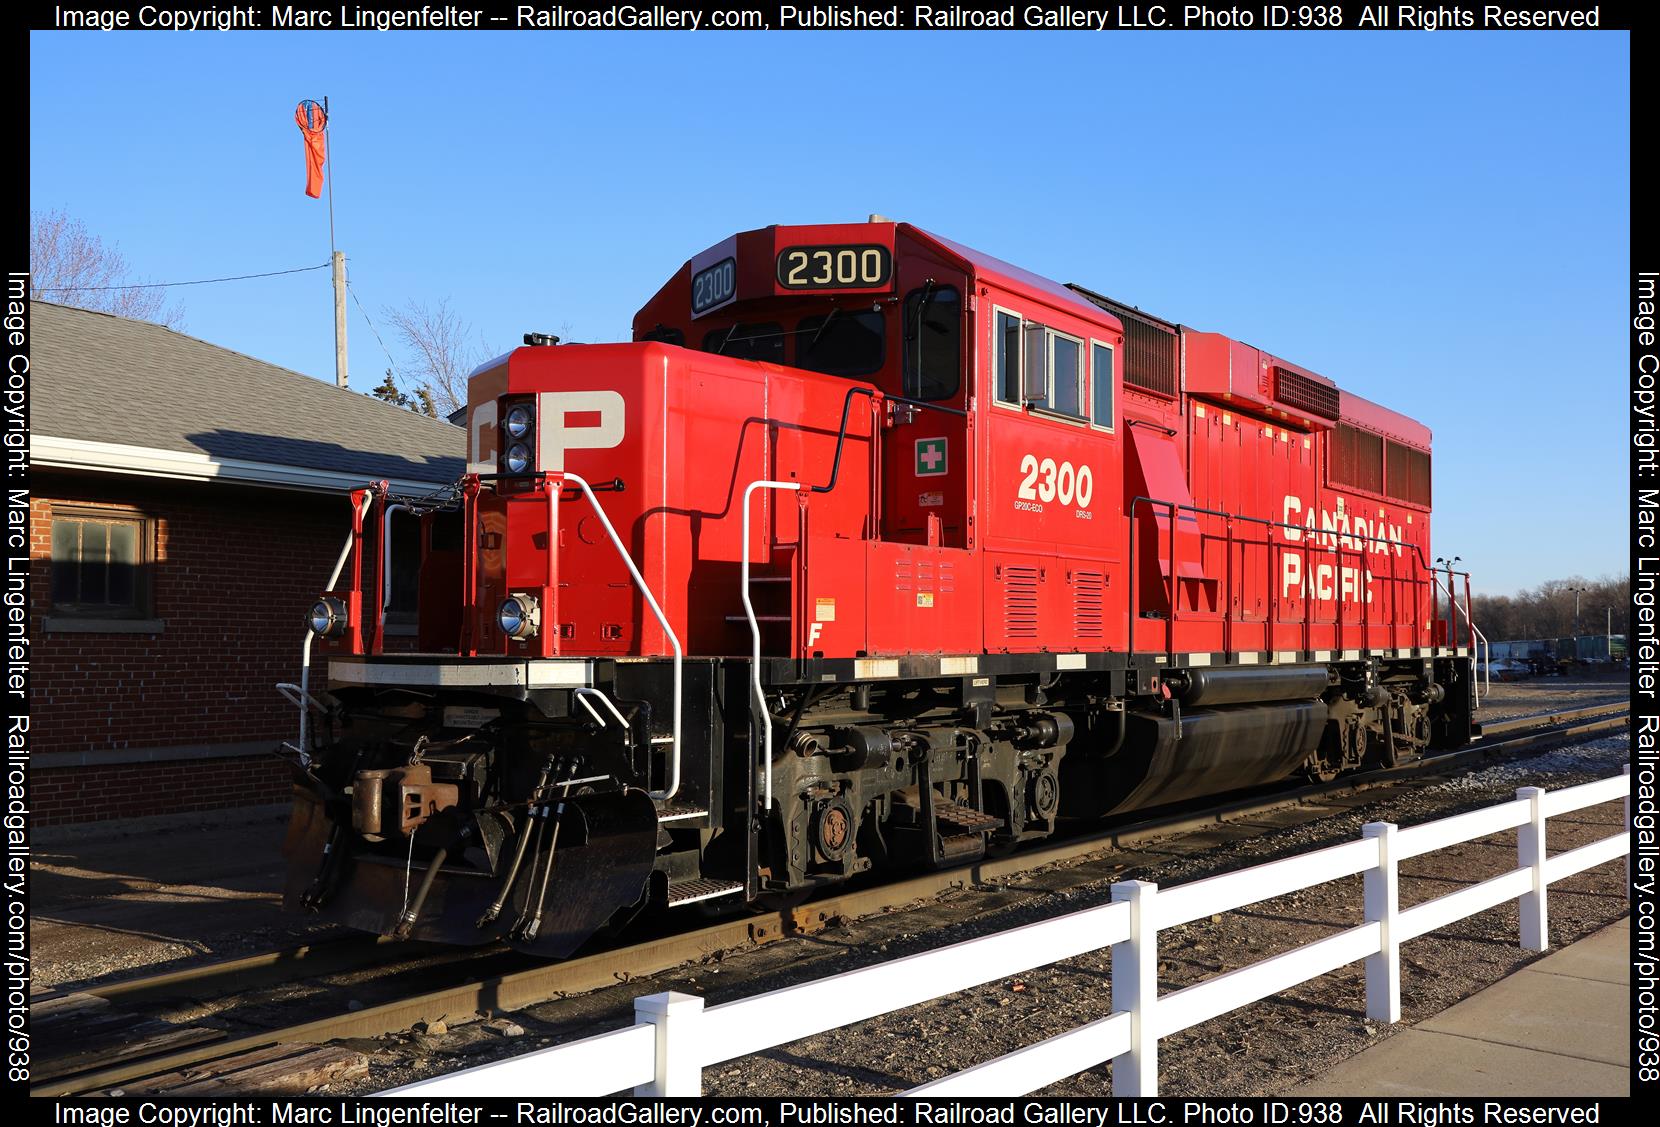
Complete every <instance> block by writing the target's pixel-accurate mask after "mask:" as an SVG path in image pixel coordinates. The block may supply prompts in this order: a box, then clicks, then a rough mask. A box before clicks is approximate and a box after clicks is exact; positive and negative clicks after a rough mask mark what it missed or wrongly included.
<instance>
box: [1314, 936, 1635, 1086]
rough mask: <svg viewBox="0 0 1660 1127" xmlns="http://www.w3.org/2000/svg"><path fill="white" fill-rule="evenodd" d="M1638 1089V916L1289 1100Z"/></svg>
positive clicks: (1355, 1059) (1362, 1056)
mask: <svg viewBox="0 0 1660 1127" xmlns="http://www.w3.org/2000/svg"><path fill="white" fill-rule="evenodd" d="M1630 1093H1631V919H1630V917H1629V916H1628V917H1626V918H1624V919H1621V920H1618V921H1617V922H1615V923H1612V924H1609V925H1608V926H1607V927H1605V928H1603V929H1602V930H1601V931H1598V932H1595V933H1593V934H1591V935H1588V936H1586V937H1585V938H1584V939H1581V940H1580V941H1579V942H1577V943H1574V944H1571V945H1569V946H1568V947H1564V948H1563V949H1562V950H1560V951H1556V952H1554V953H1552V954H1550V955H1547V956H1546V957H1544V958H1543V959H1540V960H1539V961H1538V962H1536V963H1530V964H1528V965H1527V966H1526V967H1524V968H1523V969H1521V970H1519V971H1517V972H1516V973H1515V974H1512V975H1510V976H1509V977H1508V978H1503V979H1500V980H1499V981H1498V982H1495V983H1494V984H1493V985H1492V986H1489V987H1488V988H1487V989H1485V990H1483V991H1481V992H1480V993H1478V994H1475V995H1472V996H1471V997H1469V998H1466V999H1464V1000H1463V1001H1462V1002H1460V1003H1458V1004H1457V1005H1456V1006H1453V1007H1452V1008H1451V1009H1449V1010H1443V1011H1442V1012H1441V1013H1439V1014H1437V1015H1436V1016H1434V1017H1432V1018H1429V1019H1427V1020H1425V1021H1422V1022H1419V1023H1418V1024H1417V1025H1415V1026H1413V1027H1412V1028H1410V1029H1407V1030H1404V1031H1403V1032H1400V1033H1397V1034H1396V1035H1395V1036H1393V1037H1391V1038H1389V1039H1388V1040H1387V1041H1384V1042H1382V1043H1381V1044H1378V1045H1374V1046H1373V1047H1372V1048H1369V1049H1366V1050H1365V1051H1363V1052H1361V1053H1358V1054H1357V1055H1355V1056H1352V1057H1350V1058H1349V1059H1348V1060H1346V1061H1344V1062H1343V1063H1342V1064H1339V1065H1338V1066H1337V1067H1336V1068H1334V1069H1332V1070H1331V1071H1330V1072H1328V1073H1326V1074H1325V1075H1324V1076H1322V1077H1320V1078H1319V1079H1318V1080H1311V1081H1309V1082H1308V1083H1305V1084H1302V1085H1299V1086H1298V1087H1296V1088H1293V1089H1292V1090H1291V1091H1290V1092H1288V1093H1286V1094H1287V1095H1289V1096H1625V1095H1630Z"/></svg>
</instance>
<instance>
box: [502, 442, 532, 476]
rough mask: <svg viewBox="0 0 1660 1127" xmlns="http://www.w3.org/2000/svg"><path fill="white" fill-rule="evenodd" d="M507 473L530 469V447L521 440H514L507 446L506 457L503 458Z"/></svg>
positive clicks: (522, 471)
mask: <svg viewBox="0 0 1660 1127" xmlns="http://www.w3.org/2000/svg"><path fill="white" fill-rule="evenodd" d="M503 464H504V465H506V466H507V472H508V473H524V472H525V471H526V470H528V469H530V448H529V447H528V446H526V445H525V444H524V443H522V442H515V443H514V444H513V445H511V446H509V447H508V448H507V457H506V458H505V459H503Z"/></svg>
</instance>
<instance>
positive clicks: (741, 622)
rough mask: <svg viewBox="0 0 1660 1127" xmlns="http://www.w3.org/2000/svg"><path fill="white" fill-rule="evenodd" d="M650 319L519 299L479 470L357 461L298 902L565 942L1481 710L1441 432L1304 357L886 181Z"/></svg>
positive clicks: (469, 423)
mask: <svg viewBox="0 0 1660 1127" xmlns="http://www.w3.org/2000/svg"><path fill="white" fill-rule="evenodd" d="M632 335H633V339H632V341H630V342H628V343H618V344H592V345H587V344H583V345H572V344H559V343H558V342H557V339H556V338H551V337H543V336H539V335H537V334H528V335H527V337H526V342H527V343H526V345H525V347H522V348H518V349H515V350H514V351H512V352H510V353H508V354H507V355H505V356H502V357H500V358H498V359H496V360H493V361H491V362H489V363H487V364H485V365H483V366H481V367H480V368H479V369H478V370H477V371H476V372H475V373H474V374H473V375H472V377H471V380H470V385H469V393H468V394H469V398H468V404H467V408H466V428H467V432H468V442H469V450H470V454H469V463H468V465H467V469H466V473H465V475H464V476H462V478H461V479H460V480H459V481H458V482H456V483H455V484H454V485H453V486H452V487H450V488H448V489H446V490H443V491H440V492H439V493H437V494H434V495H430V496H425V497H409V496H398V495H395V494H393V493H391V492H389V491H388V490H387V489H386V488H385V487H384V485H380V484H374V485H369V486H366V487H365V488H364V489H362V490H359V491H357V492H355V493H354V494H353V495H352V508H351V513H352V529H351V533H350V536H349V537H348V539H347V542H346V545H345V547H344V549H343V550H342V553H341V557H340V565H339V566H338V567H337V568H336V570H335V574H334V576H333V577H331V578H330V579H329V580H328V583H327V589H326V590H324V591H323V592H322V594H321V596H320V598H319V599H318V601H317V603H316V605H315V606H314V607H313V609H312V612H311V616H310V622H309V626H310V633H309V634H308V635H307V638H306V647H307V648H306V653H307V665H306V672H305V673H304V675H303V677H302V683H301V684H300V685H298V686H291V687H289V689H288V691H289V693H290V695H291V697H292V698H293V699H295V700H296V701H297V702H299V703H300V715H301V735H300V737H299V740H298V742H297V743H291V744H288V745H285V752H286V754H287V755H288V757H289V758H290V761H291V765H292V769H293V772H294V778H295V793H296V801H295V807H294V814H293V819H292V824H291V827H290V831H289V836H288V840H287V842H286V846H285V850H286V853H287V855H288V857H289V860H290V881H289V886H288V889H287V900H288V903H289V904H290V906H291V907H294V908H296V909H304V910H310V911H315V912H319V913H322V914H324V915H326V916H327V917H329V918H332V919H334V920H337V921H340V922H343V923H345V924H347V925H350V926H353V927H357V928H361V929H364V930H368V931H373V932H380V933H385V934H393V935H400V936H411V937H415V938H425V939H431V940H438V941H442V942H447V943H459V944H477V943H485V942H492V941H505V942H507V943H509V944H512V945H513V946H515V947H518V948H520V949H523V950H526V951H529V952H533V953H537V954H541V955H545V956H549V957H565V956H568V955H569V954H571V953H572V952H573V951H574V950H576V949H577V948H578V947H579V946H580V945H581V944H582V943H584V942H585V941H586V940H587V939H588V938H589V937H590V936H592V935H593V934H595V933H596V932H598V931H599V930H601V929H602V928H606V927H616V926H619V925H620V924H622V923H624V922H626V921H627V920H628V919H630V918H631V917H632V916H634V915H635V914H636V913H638V912H640V911H642V910H645V909H648V908H651V907H653V906H665V905H666V906H678V905H683V904H691V903H697V902H705V903H706V905H708V906H710V907H719V906H722V905H732V906H734V907H739V906H742V905H744V904H754V903H776V902H785V901H788V900H789V899H790V898H796V897H800V896H802V895H804V894H806V893H808V892H810V891H811V890H813V889H814V888H817V887H819V886H822V885H825V884H830V883H834V882H839V881H844V880H847V879H849V878H851V877H854V876H855V875H857V874H861V873H865V872H867V871H871V870H881V869H888V868H894V867H906V866H910V867H915V866H946V865H953V864H959V863H962V862H965V861H968V860H971V859H973V858H976V857H980V856H983V855H985V854H987V853H988V852H994V851H1001V850H1006V849H1009V848H1012V847H1015V846H1018V845H1019V844H1021V843H1023V842H1029V841H1033V840H1035V839H1041V838H1044V837H1046V836H1048V835H1050V834H1052V833H1054V832H1055V831H1056V828H1057V826H1058V825H1060V824H1061V823H1062V822H1063V820H1073V819H1080V820H1081V819H1096V818H1100V817H1103V816H1106V815H1111V814H1116V813H1119V812H1123V811H1129V810H1136V809H1143V808H1149V807H1155V806H1164V805H1168V804H1170V803H1175V802H1180V801H1182V800H1186V799H1191V798H1195V797H1197V796H1202V795H1208V794H1212V793H1217V792H1223V791H1229V790H1235V789H1238V788H1243V787H1250V786H1255V785H1259V784H1266V783H1270V782H1273V781H1276V780H1282V779H1286V778H1288V777H1291V776H1295V775H1298V774H1302V775H1305V776H1308V777H1312V778H1316V779H1329V778H1331V777H1333V776H1335V775H1337V774H1338V773H1340V772H1343V771H1346V770H1350V769H1354V768H1358V767H1362V766H1367V765H1379V764H1382V765H1387V764H1393V763H1396V762H1399V761H1403V760H1407V759H1411V758H1413V757H1415V756H1420V755H1422V754H1424V753H1426V752H1427V751H1430V750H1431V749H1438V748H1450V747H1456V746H1458V745H1460V744H1463V743H1465V742H1466V741H1468V740H1469V739H1470V738H1471V736H1472V733H1473V731H1474V730H1475V725H1474V723H1473V717H1474V710H1475V706H1476V689H1475V684H1474V682H1473V680H1472V676H1471V668H1472V662H1471V645H1472V641H1471V639H1472V638H1473V637H1474V631H1473V628H1472V626H1471V624H1470V622H1469V618H1468V606H1469V592H1468V576H1467V574H1464V573H1455V572H1453V571H1452V570H1451V569H1450V565H1449V566H1448V567H1447V568H1440V567H1439V566H1437V564H1434V563H1432V562H1431V561H1430V557H1429V552H1430V550H1431V549H1430V512H1431V506H1430V500H1431V496H1430V482H1431V473H1430V467H1431V457H1430V432H1429V430H1428V429H1427V428H1426V427H1424V426H1423V425H1421V424H1420V423H1417V422H1415V421H1413V420H1412V419H1409V418H1407V417H1405V416H1403V415H1400V414H1397V413H1396V412H1394V411H1392V410H1389V409H1388V408H1385V407H1382V406H1380V405H1378V404H1375V403H1372V402H1369V401H1367V400H1366V399H1364V398H1362V397H1360V396H1358V395H1355V394H1353V393H1351V392H1348V391H1345V390H1342V389H1341V388H1339V387H1338V386H1337V385H1336V384H1335V383H1333V381H1331V380H1330V379H1327V378H1325V377H1323V376H1321V375H1318V374H1317V373H1315V372H1313V371H1310V370H1308V369H1307V368H1304V367H1301V366H1299V365H1297V364H1295V363H1292V362H1291V361H1289V360H1286V359H1283V358H1281V357H1279V356H1277V355H1274V354H1272V353H1269V352H1266V351H1264V350H1262V349H1259V348H1257V347H1254V346H1252V345H1248V344H1245V343H1243V342H1241V341H1238V340H1234V339H1230V338H1228V337H1225V336H1222V335H1219V334H1216V333H1209V332H1200V331H1196V330H1193V329H1191V328H1188V327H1186V326H1183V325H1180V324H1177V323H1173V322H1169V321H1165V320H1162V319H1160V318H1158V317H1154V316H1151V315H1149V314H1146V313H1143V312H1141V311H1140V310H1139V309H1136V308H1134V307H1132V306H1128V305H1125V304H1122V303H1120V302H1117V301H1114V300H1112V299H1110V298H1107V297H1104V296H1102V295H1101V294H1098V293H1095V292H1092V291H1091V290H1088V289H1085V288H1083V287H1081V286H1077V285H1060V284H1057V283H1055V282H1051V281H1049V280H1047V279H1044V278H1041V277H1038V276H1036V275H1034V274H1031V273H1028V272H1027V271H1025V270H1022V269H1019V268H1018V267H1015V266H1012V265H1009V264H1008V263H1005V262H1001V261H999V260H997V259H995V258H992V257H990V256H988V255H985V254H982V253H980V252H978V251H975V250H972V249H970V248H968V247H965V246H962V245H959V244H957V243H954V242H952V241H950V240H948V239H945V238H942V237H940V236H938V235H934V234H931V233H929V232H927V231H924V230H922V229H920V228H918V227H915V226H912V225H910V224H907V223H895V222H889V221H886V220H882V219H880V218H879V217H872V220H871V222H869V223H854V224H828V225H816V226H772V227H766V228H762V229H760V230H753V231H746V232H742V233H740V234H736V235H733V236H732V237H730V238H727V239H725V240H724V241H722V242H720V243H717V244H716V245H714V246H712V247H710V248H708V249H707V250H705V251H703V252H702V253H700V254H697V255H696V256H694V257H693V258H692V259H691V260H690V261H688V262H687V263H685V264H684V265H683V266H682V267H681V268H680V269H679V270H678V271H677V272H676V273H675V274H674V275H673V277H671V278H670V279H669V280H668V282H667V283H666V284H664V285H663V287H662V288H661V289H660V290H659V291H658V292H657V293H656V295H655V296H654V297H652V298H651V299H650V300H649V301H648V302H646V304H645V305H644V306H643V307H642V308H641V309H640V311H639V312H638V314H637V315H636V316H635V319H634V324H633V334H632ZM395 513H396V514H400V515H399V517H398V519H400V520H405V521H407V520H411V519H417V518H418V520H419V527H420V536H419V558H418V560H415V559H407V560H403V561H399V562H402V563H404V564H406V565H409V566H413V567H415V568H417V569H418V584H419V615H418V627H417V631H418V637H417V639H416V643H415V646H414V649H413V650H402V651H400V650H398V648H397V647H396V645H395V644H394V643H395V641H396V639H393V638H390V637H389V636H388V635H387V631H386V628H385V625H384V623H385V615H384V613H383V608H384V607H385V605H386V593H387V591H388V584H389V575H390V574H391V572H392V570H393V569H394V560H393V558H392V540H391V539H390V538H389V537H388V531H387V530H388V529H389V528H390V527H391V522H392V519H393V516H394V514H395ZM403 550H404V551H405V552H406V553H412V552H413V551H414V549H413V548H408V547H405V548H404V549H403ZM1437 563H1438V561H1437ZM1460 596H1462V597H1460ZM313 651H315V657H316V665H317V668H316V669H315V670H313V668H312V664H311V659H312V656H313Z"/></svg>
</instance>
